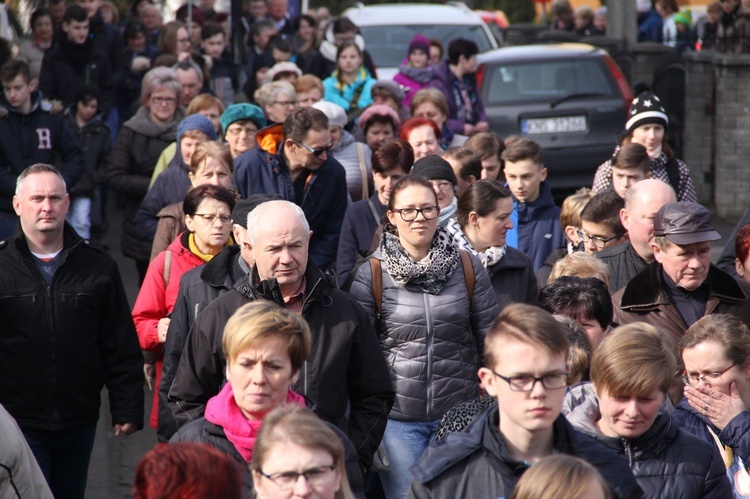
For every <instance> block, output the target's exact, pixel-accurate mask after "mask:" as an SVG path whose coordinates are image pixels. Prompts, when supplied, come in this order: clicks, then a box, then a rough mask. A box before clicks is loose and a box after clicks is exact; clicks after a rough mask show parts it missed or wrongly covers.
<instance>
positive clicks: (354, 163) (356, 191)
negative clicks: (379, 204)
mask: <svg viewBox="0 0 750 499" xmlns="http://www.w3.org/2000/svg"><path fill="white" fill-rule="evenodd" d="M360 148H361V149H362V159H363V160H364V161H363V162H364V165H365V172H366V174H367V178H366V179H365V185H367V192H366V193H365V196H364V198H363V197H362V167H361V163H360V160H359V159H360V157H359V150H360ZM331 153H332V154H333V157H334V158H336V159H337V160H338V162H339V163H341V166H343V167H344V170H346V189H347V190H348V191H349V197H351V199H352V201H354V202H356V201H359V200H361V199H367V198H368V197H369V196H370V190H371V186H372V161H371V159H370V157H371V156H372V151H370V148H369V147H368V146H367V144H363V143H361V142H357V141H356V140H355V139H354V136H353V135H352V134H350V133H349V132H347V131H346V130H342V131H341V139H339V142H338V144H336V147H334V148H333V150H332V151H331Z"/></svg>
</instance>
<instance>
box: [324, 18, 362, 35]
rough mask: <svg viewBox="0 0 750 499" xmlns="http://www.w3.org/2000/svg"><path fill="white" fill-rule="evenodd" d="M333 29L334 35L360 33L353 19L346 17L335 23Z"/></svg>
mask: <svg viewBox="0 0 750 499" xmlns="http://www.w3.org/2000/svg"><path fill="white" fill-rule="evenodd" d="M331 29H332V30H333V34H334V35H340V34H342V33H352V32H355V33H359V28H358V27H357V25H356V24H354V22H352V20H351V19H349V18H348V17H344V16H341V17H339V18H338V19H336V20H335V21H333V26H332V27H331Z"/></svg>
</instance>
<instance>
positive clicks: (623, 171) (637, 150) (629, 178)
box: [612, 142, 651, 198]
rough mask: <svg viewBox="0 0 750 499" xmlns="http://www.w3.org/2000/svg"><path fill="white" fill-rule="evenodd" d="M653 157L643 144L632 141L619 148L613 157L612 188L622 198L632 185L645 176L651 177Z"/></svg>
mask: <svg viewBox="0 0 750 499" xmlns="http://www.w3.org/2000/svg"><path fill="white" fill-rule="evenodd" d="M650 169H651V158H649V156H648V151H646V148H645V147H643V146H642V145H641V144H636V143H634V142H631V143H630V144H625V145H624V146H622V147H621V148H620V149H618V150H617V152H616V153H615V155H614V157H613V158H612V189H614V191H615V192H616V193H617V195H619V196H620V197H621V198H624V197H625V193H627V192H628V189H630V186H631V185H633V184H635V183H636V182H640V181H641V180H643V179H645V178H651V173H650Z"/></svg>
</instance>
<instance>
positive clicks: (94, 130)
mask: <svg viewBox="0 0 750 499" xmlns="http://www.w3.org/2000/svg"><path fill="white" fill-rule="evenodd" d="M75 111H76V110H75V105H71V106H70V107H69V108H68V110H67V112H66V114H65V118H66V122H67V124H68V127H69V128H70V130H71V131H72V132H73V134H74V135H75V136H76V138H77V139H78V142H79V144H80V146H81V150H82V151H83V164H84V173H83V177H81V178H80V180H78V182H76V184H75V185H74V186H73V187H72V188H71V189H68V194H70V196H71V197H87V198H93V197H94V192H95V191H96V188H97V187H98V186H99V184H102V183H104V180H105V178H106V176H107V158H109V152H110V150H111V149H112V146H111V142H110V133H109V127H107V125H105V124H104V122H103V121H102V115H101V113H98V114H97V115H96V116H94V117H93V118H92V119H91V121H89V122H88V123H85V124H84V125H83V126H81V127H79V126H78V121H77V120H76V115H75Z"/></svg>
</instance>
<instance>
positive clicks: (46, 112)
mask: <svg viewBox="0 0 750 499" xmlns="http://www.w3.org/2000/svg"><path fill="white" fill-rule="evenodd" d="M58 157H59V158H60V160H62V163H63V166H62V168H60V173H61V174H62V176H63V179H65V185H66V186H67V188H68V189H72V188H73V187H74V186H75V184H76V182H78V180H79V179H80V178H81V177H82V176H83V172H84V163H83V152H82V151H81V147H80V145H79V144H78V140H76V137H75V135H74V134H73V132H72V131H71V130H70V128H69V127H68V125H67V124H66V123H65V117H64V116H63V114H62V113H53V112H52V104H50V103H49V102H48V101H46V100H44V99H43V98H42V94H41V93H39V92H32V93H31V108H30V109H29V112H28V113H27V114H22V113H21V112H19V111H18V110H16V109H14V108H12V107H11V106H10V104H9V103H8V100H7V99H6V97H5V94H3V95H2V96H0V211H3V212H5V213H12V214H14V215H15V212H14V211H13V204H12V202H11V201H12V199H13V195H14V194H15V192H16V178H17V177H18V175H19V174H20V173H21V172H22V171H24V170H25V169H26V168H27V167H28V166H30V165H33V164H35V163H47V164H50V165H53V164H56V158H58Z"/></svg>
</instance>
